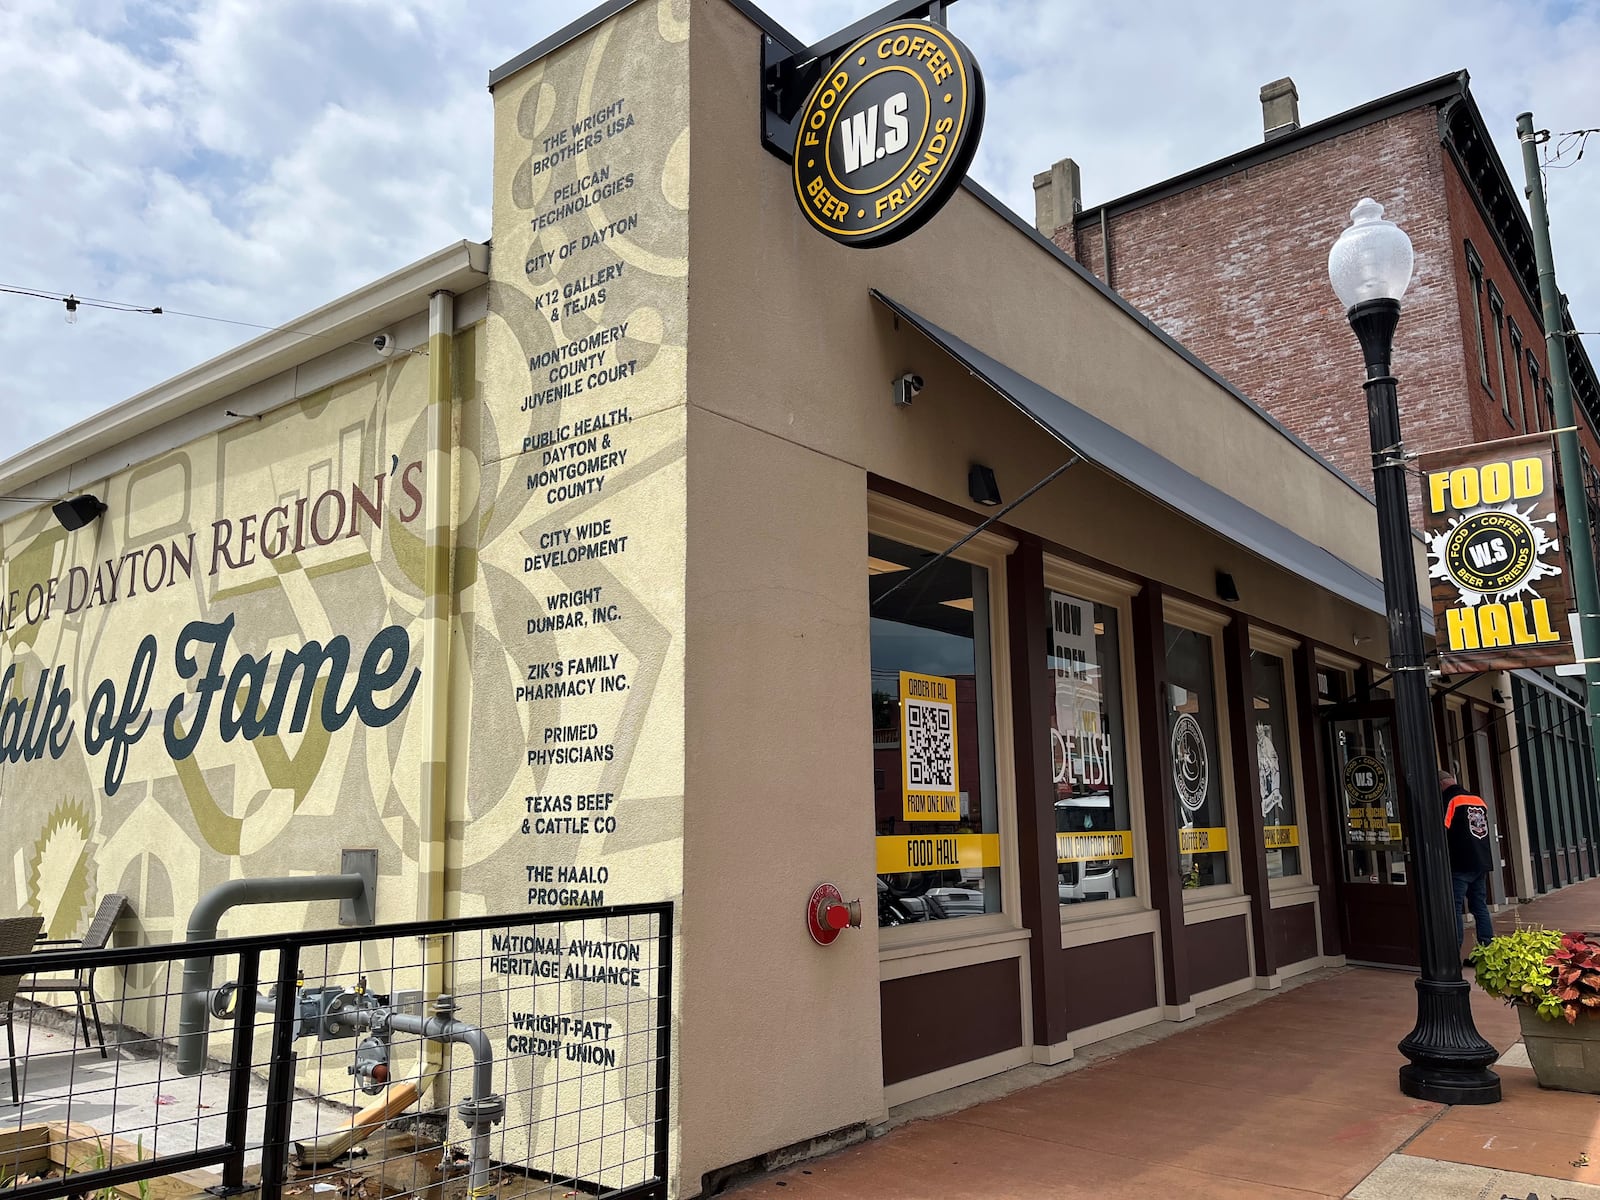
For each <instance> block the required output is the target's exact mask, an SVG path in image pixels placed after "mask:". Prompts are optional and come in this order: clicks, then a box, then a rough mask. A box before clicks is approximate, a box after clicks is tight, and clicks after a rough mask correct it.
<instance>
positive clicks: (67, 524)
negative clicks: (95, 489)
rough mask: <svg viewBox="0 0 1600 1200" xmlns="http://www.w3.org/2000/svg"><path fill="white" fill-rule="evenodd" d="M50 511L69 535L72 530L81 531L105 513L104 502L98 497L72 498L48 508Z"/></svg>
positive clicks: (83, 496)
mask: <svg viewBox="0 0 1600 1200" xmlns="http://www.w3.org/2000/svg"><path fill="white" fill-rule="evenodd" d="M50 511H51V512H53V513H55V515H56V520H58V521H60V522H61V528H63V529H65V530H66V531H67V532H68V533H71V532H72V531H73V530H74V529H82V528H83V527H84V526H85V525H87V524H89V523H90V522H91V521H96V520H98V519H99V518H100V515H101V514H102V513H104V512H105V511H106V502H105V501H104V500H102V499H100V497H99V496H90V495H82V496H73V497H72V498H71V499H70V500H60V501H57V502H56V503H55V504H53V505H51V506H50Z"/></svg>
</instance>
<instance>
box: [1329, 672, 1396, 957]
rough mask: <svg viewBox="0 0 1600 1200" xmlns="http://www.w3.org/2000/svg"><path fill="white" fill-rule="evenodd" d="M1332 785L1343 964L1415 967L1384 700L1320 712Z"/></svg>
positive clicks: (1390, 722)
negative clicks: (1344, 962)
mask: <svg viewBox="0 0 1600 1200" xmlns="http://www.w3.org/2000/svg"><path fill="white" fill-rule="evenodd" d="M1323 720H1324V725H1323V728H1324V730H1325V732H1326V736H1327V739H1328V765H1329V770H1330V773H1331V775H1332V778H1331V779H1330V780H1329V781H1328V782H1329V787H1328V795H1329V796H1330V797H1332V800H1333V804H1334V809H1335V811H1334V813H1333V827H1334V830H1335V831H1336V836H1337V837H1338V839H1339V850H1340V853H1339V857H1340V862H1341V879H1340V885H1341V886H1340V893H1341V895H1340V917H1341V921H1342V924H1343V928H1344V944H1345V956H1346V957H1347V958H1349V959H1351V960H1352V961H1356V962H1371V963H1384V964H1388V965H1392V966H1415V965H1416V963H1417V910H1416V902H1415V900H1414V898H1413V895H1412V890H1411V887H1412V885H1411V881H1410V865H1411V864H1410V857H1411V855H1410V847H1409V846H1408V844H1407V841H1406V837H1405V833H1404V830H1405V827H1406V825H1407V824H1408V822H1407V820H1406V815H1405V808H1404V789H1403V788H1402V787H1401V781H1400V771H1399V764H1398V762H1397V760H1396V755H1395V737H1394V704H1393V703H1392V702H1390V701H1387V700H1379V701H1372V702H1369V703H1365V704H1351V705H1341V706H1339V707H1336V708H1328V709H1324V710H1323Z"/></svg>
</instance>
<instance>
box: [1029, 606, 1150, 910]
mask: <svg viewBox="0 0 1600 1200" xmlns="http://www.w3.org/2000/svg"><path fill="white" fill-rule="evenodd" d="M1049 604H1050V631H1049V637H1048V639H1047V640H1046V646H1047V651H1048V660H1047V663H1046V667H1047V671H1048V674H1049V678H1050V687H1051V700H1050V765H1051V775H1052V776H1053V778H1054V780H1055V790H1054V793H1053V803H1054V805H1055V828H1056V890H1057V894H1058V896H1059V899H1060V901H1061V903H1062V904H1063V905H1067V904H1074V905H1075V904H1082V903H1085V902H1089V901H1095V900H1113V899H1116V898H1117V897H1118V896H1131V895H1133V894H1134V885H1133V856H1134V852H1135V846H1134V837H1133V821H1132V819H1131V816H1130V814H1129V808H1128V784H1127V778H1126V775H1125V773H1124V770H1123V766H1124V762H1125V759H1124V746H1123V737H1122V680H1121V677H1120V672H1119V670H1118V664H1119V662H1120V659H1119V658H1118V654H1117V610H1116V609H1114V608H1110V607H1108V606H1106V605H1104V604H1096V603H1095V602H1094V601H1092V600H1080V599H1079V598H1077V597H1076V596H1068V595H1065V594H1063V593H1061V592H1051V593H1050V595H1049Z"/></svg>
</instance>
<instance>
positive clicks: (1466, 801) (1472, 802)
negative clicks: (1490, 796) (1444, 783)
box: [1444, 784, 1494, 875]
mask: <svg viewBox="0 0 1600 1200" xmlns="http://www.w3.org/2000/svg"><path fill="white" fill-rule="evenodd" d="M1444 827H1445V829H1446V831H1448V834H1449V839H1450V869H1451V870H1452V871H1456V872H1459V873H1460V874H1463V875H1478V874H1481V873H1482V872H1484V871H1487V870H1489V869H1490V868H1491V867H1492V866H1493V865H1494V859H1493V856H1492V854H1491V851H1490V844H1489V806H1488V805H1487V804H1485V803H1484V802H1483V799H1482V797H1480V796H1474V795H1473V794H1472V793H1471V792H1469V791H1467V789H1466V788H1464V787H1461V786H1460V785H1459V784H1457V785H1456V786H1454V787H1448V788H1446V789H1445V791H1444Z"/></svg>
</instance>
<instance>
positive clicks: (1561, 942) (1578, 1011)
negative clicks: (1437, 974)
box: [1471, 929, 1600, 1025]
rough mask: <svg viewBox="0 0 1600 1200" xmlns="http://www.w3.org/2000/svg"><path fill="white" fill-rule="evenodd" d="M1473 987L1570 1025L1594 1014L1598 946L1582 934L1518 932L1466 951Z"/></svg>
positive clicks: (1599, 984) (1598, 997) (1599, 997)
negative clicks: (1473, 972)
mask: <svg viewBox="0 0 1600 1200" xmlns="http://www.w3.org/2000/svg"><path fill="white" fill-rule="evenodd" d="M1471 961H1472V965H1473V967H1474V968H1476V970H1477V978H1478V986H1479V987H1481V988H1482V989H1483V990H1484V991H1486V992H1488V993H1489V994H1490V995H1491V996H1499V997H1500V998H1501V999H1502V1000H1504V1001H1505V1002H1506V1003H1508V1004H1522V1005H1527V1006H1528V1007H1530V1008H1533V1009H1534V1010H1535V1011H1537V1012H1538V1014H1539V1015H1540V1016H1541V1017H1543V1018H1544V1019H1545V1020H1546V1021H1554V1020H1555V1019H1556V1018H1557V1017H1562V1018H1565V1020H1566V1022H1567V1024H1569V1025H1571V1024H1573V1023H1574V1022H1576V1021H1577V1019H1578V1017H1579V1016H1580V1015H1582V1014H1583V1013H1584V1012H1590V1011H1595V1012H1600V942H1597V941H1596V940H1595V939H1594V938H1593V937H1592V936H1591V935H1590V934H1587V933H1558V932H1556V931H1555V930H1551V929H1519V930H1517V931H1516V932H1515V933H1508V934H1505V935H1503V936H1501V937H1497V938H1493V939H1492V940H1490V941H1488V942H1484V943H1483V944H1482V945H1480V946H1478V947H1477V948H1476V949H1474V950H1473V952H1472V958H1471Z"/></svg>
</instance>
